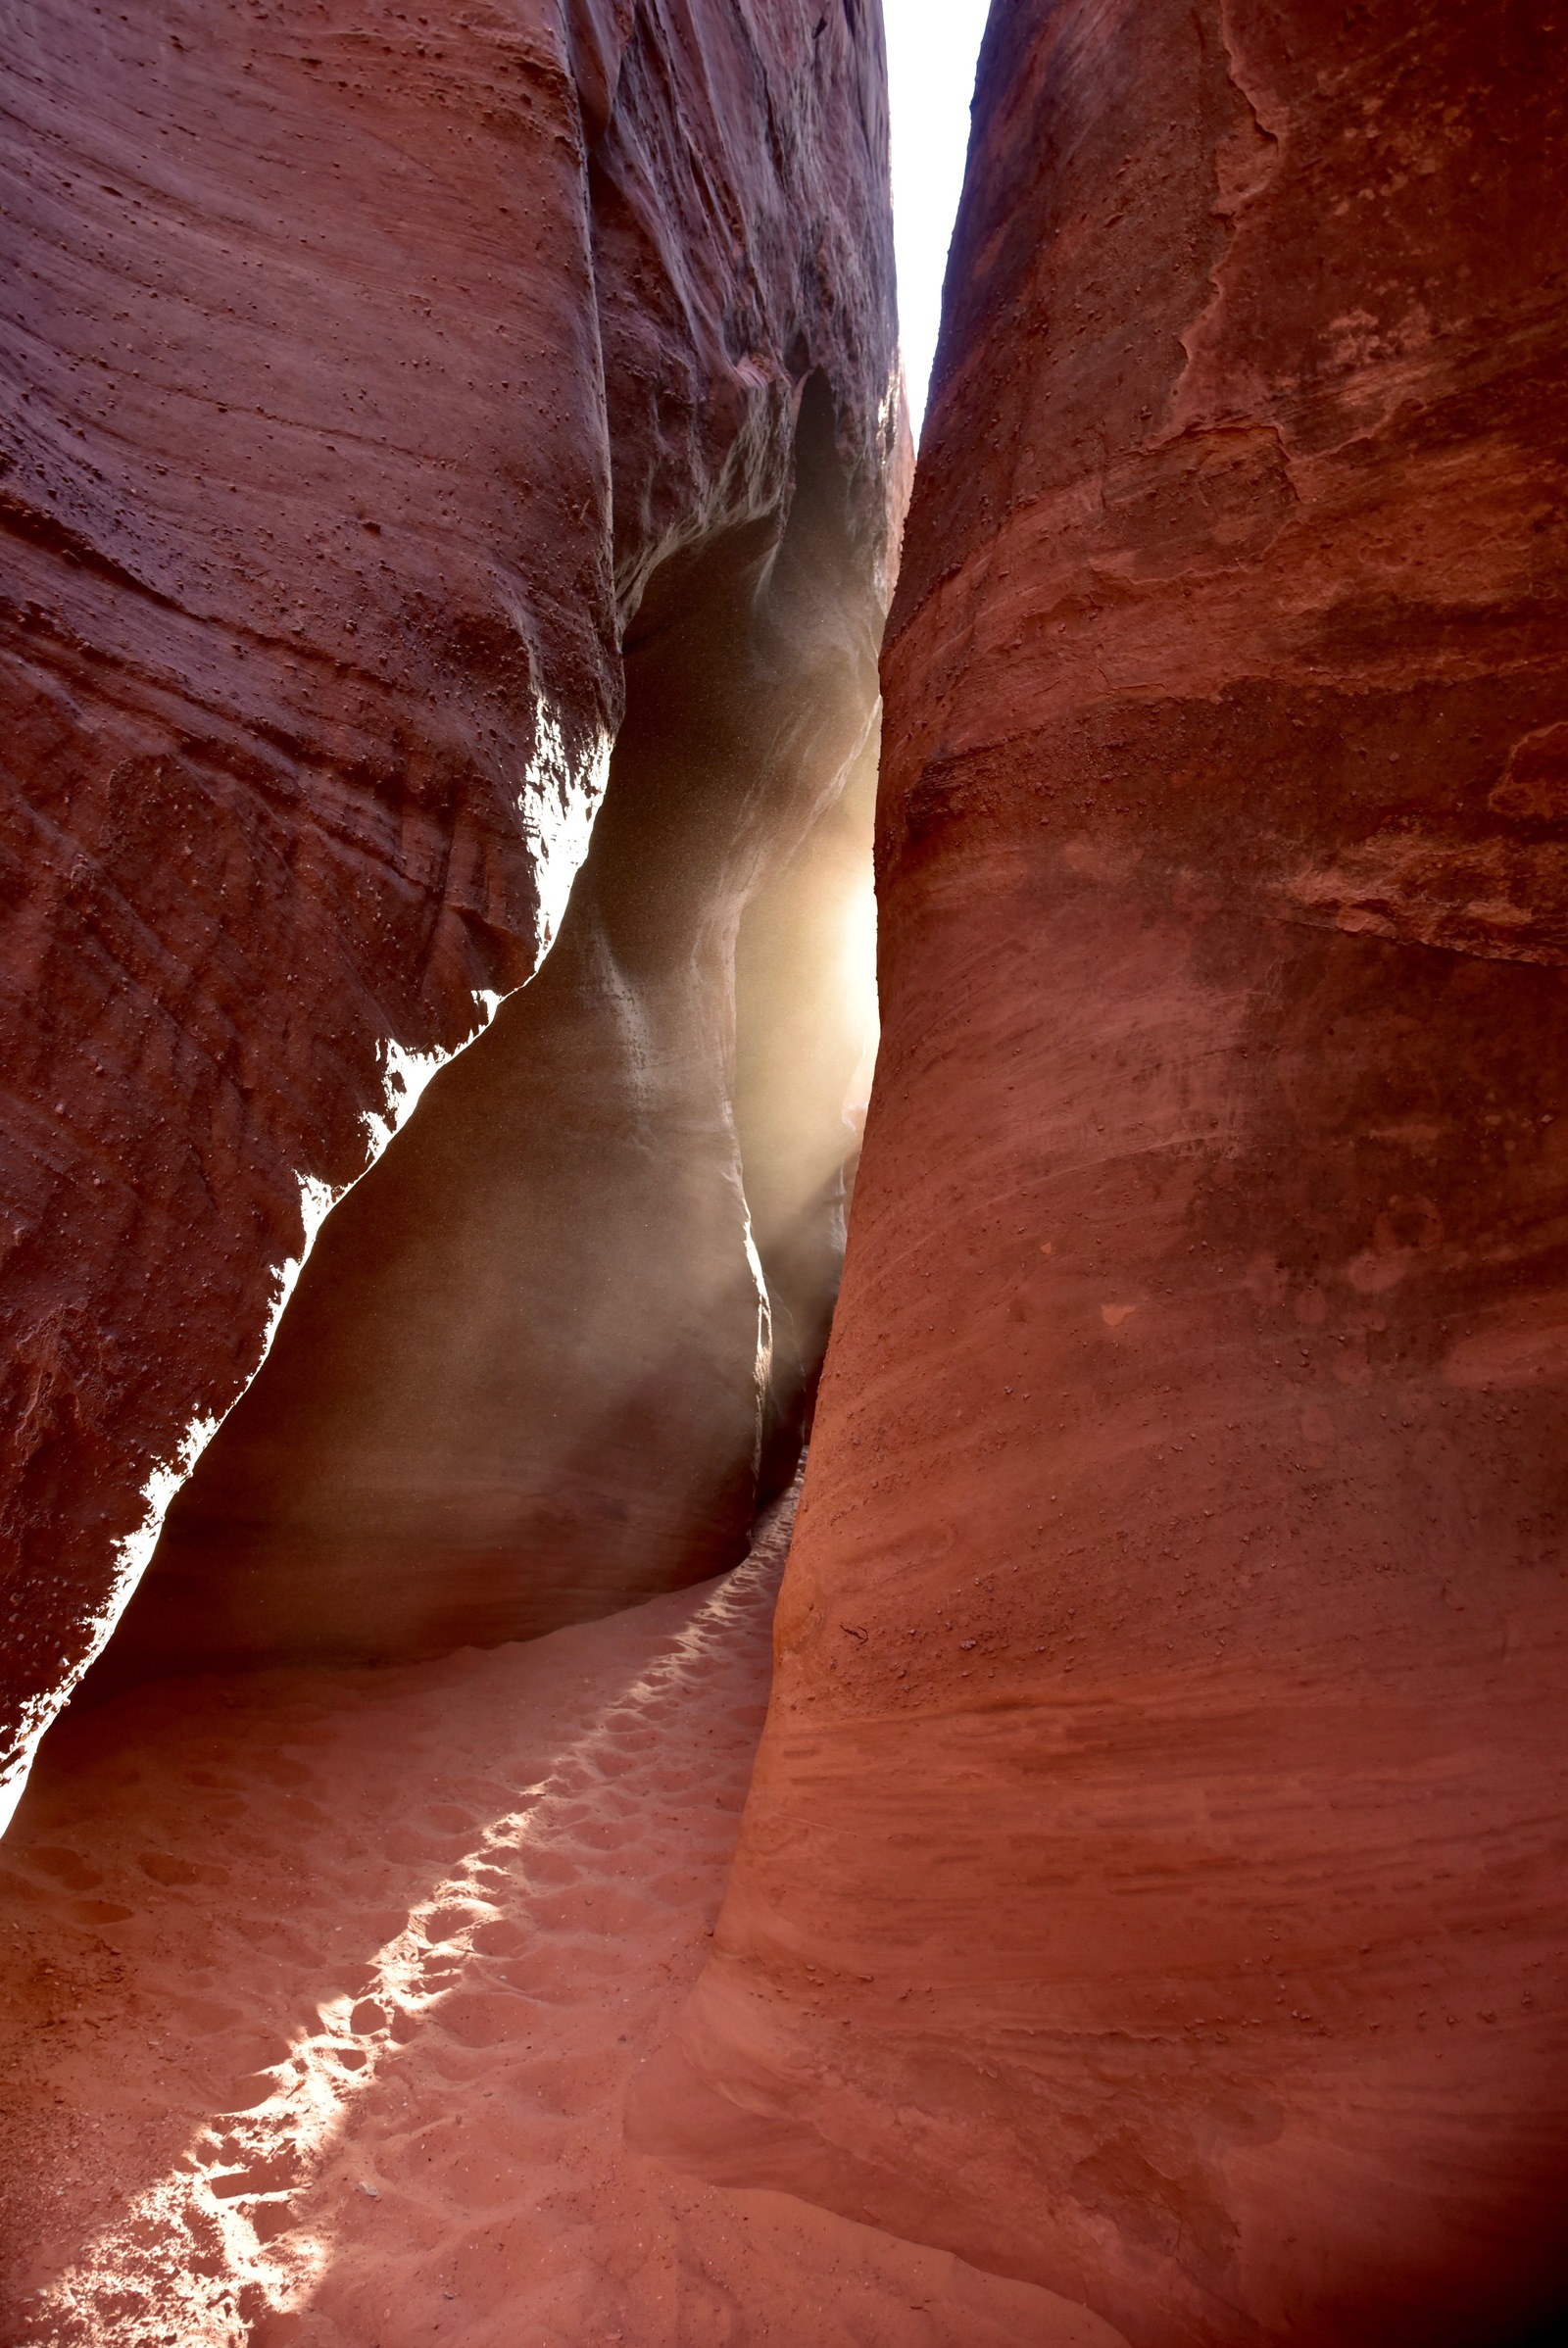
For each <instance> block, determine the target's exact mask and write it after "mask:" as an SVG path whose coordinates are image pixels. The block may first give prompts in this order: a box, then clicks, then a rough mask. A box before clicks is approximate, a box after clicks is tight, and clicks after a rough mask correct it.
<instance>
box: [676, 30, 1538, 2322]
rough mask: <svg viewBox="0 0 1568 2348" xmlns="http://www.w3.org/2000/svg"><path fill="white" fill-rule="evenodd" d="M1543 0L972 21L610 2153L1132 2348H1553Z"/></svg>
mask: <svg viewBox="0 0 1568 2348" xmlns="http://www.w3.org/2000/svg"><path fill="white" fill-rule="evenodd" d="M1549 34H1550V27H1549V26H1548V24H1546V21H1545V12H1544V11H1539V10H1535V9H1532V8H1529V7H1517V6H1502V5H1496V6H1492V5H1488V6H1483V7H1481V8H1477V9H1470V10H1459V11H1455V10H1452V9H1448V8H1443V7H1439V6H1437V5H1434V4H1431V0H1378V4H1377V5H1375V6H1371V7H1366V8H1353V9H1344V10H1340V9H1335V10H1327V9H1324V8H1322V7H1319V6H1316V5H1313V4H1311V0H1274V4H1272V5H1269V6H1263V5H1261V0H1199V5H1198V6H1197V7H1196V8H1193V7H1187V6H1185V5H1184V6H1178V5H1176V0H1139V4H1138V5H1137V6H1134V5H1132V4H1131V0H1018V4H1017V5H1012V6H1005V7H1000V8H998V9H997V10H996V11H994V14H993V21H992V25H991V29H990V32H989V35H988V39H987V44H986V47H985V51H984V54H983V58H982V64H981V73H980V82H979V90H978V96H977V105H976V118H975V136H974V144H973V148H972V151H971V156H970V163H969V171H968V177H967V182H966V188H965V195H964V201H963V207H962V211H961V214H960V219H959V225H958V230H957V234H956V245H955V251H954V255H953V258H952V261H951V264H950V269H949V279H948V293H947V309H946V316H945V324H944V339H943V343H942V348H941V351H940V353H939V358H938V367H937V386H936V396H935V400H934V406H933V411H932V415H931V418H930V421H929V422H928V425H927V428H926V433H925V438H924V443H923V447H922V452H921V459H920V466H919V472H918V477H917V483H916V490H915V497H914V502H913V506H912V508H911V514H910V522H909V531H908V536H907V544H906V554H905V561H904V568H903V571H902V574H901V580H900V587H899V595H898V600H897V603H896V605H895V610H894V614H893V619H892V622H891V626H890V638H889V646H888V649H887V651H886V654H885V657H884V690H885V695H886V719H885V723H886V747H885V752H884V771H883V780H882V786H881V800H880V807H879V817H878V871H879V880H878V886H879V900H880V922H881V933H880V934H881V947H880V954H881V961H880V971H881V983H882V997H883V1000H882V1018H883V1044H882V1052H881V1057H880V1059H879V1062H878V1069H877V1076H876V1085H875V1090H874V1094H873V1098H872V1103H871V1110H870V1117H869V1122H868V1127H867V1133H866V1142H865V1150H864V1155H863V1158H862V1160H861V1165H860V1171H859V1175H858V1186H857V1191H856V1203H855V1213H854V1221H853V1227H852V1232H851V1238H850V1247H849V1257H848V1264H847V1269H846V1279H845V1287H844V1293H843V1297H842V1301H841V1305H840V1311H839V1318H838V1321H837V1323H836V1326H835V1333H834V1337H833V1341H832V1346H831V1348H830V1352H829V1357H828V1366H827V1371H826V1374H825V1377H824V1380H823V1385H822V1392H821V1398H820V1402H819V1406H818V1411H817V1417H816V1424H815V1433H814V1436H813V1443H812V1450H811V1456H810V1462H809V1469H808V1474H807V1480H806V1489H805V1500H804V1506H803V1513H802V1518H801V1522H800V1528H799V1531H798V1533H797V1537H796V1541H795V1545H794V1550H793V1553H792V1557H791V1562H790V1566H789V1570H788V1574H787V1577H786V1582H785V1587H784V1592H783V1597H782V1601H781V1608H780V1614H779V1620H778V1627H777V1679H776V1684H775V1690H774V1695H773V1700H772V1706H771V1710H770V1714H769V1719H768V1725H767V1729H766V1732H765V1735H764V1738H763V1743H762V1747H761V1751H760V1759H759V1764H758V1771H757V1775H756V1779H755V1781H754V1785H753V1790H752V1794H751V1798H750V1803H749V1807H748V1812H747V1816H746V1821H745V1827H744V1831H743V1835H742V1840H741V1845H740V1849H739V1854H738V1857H737V1862H736V1868H735V1873H734V1876H733V1878H732V1882H731V1885H730V1889H729V1893H728V1897H727V1902H726V1906H725V1909H724V1912H723V1916H722V1919H721V1921H720V1925H719V1928H718V1932H717V1935H716V1938H715V1943H714V1952H713V1956H712V1958H711V1963H710V1966H709V1969H708V1972H707V1974H706V1975H705V1977H704V1980H703V1981H702V1983H701V1984H700V1986H699V1989H698V1991H697V1993H696V1996H695V1999H694V2002H693V2005H692V2006H691V2008H690V2009H689V2010H688V2013H687V2016H686V2019H685V2022H684V2025H683V2030H682V2036H681V2040H680V2043H679V2045H678V2046H677V2047H676V2048H674V2049H673V2050H671V2052H670V2053H668V2054H667V2055H666V2056H665V2057H663V2058H661V2059H660V2060H659V2061H658V2062H656V2064H655V2065H654V2066H653V2068H652V2069H651V2070H650V2071H649V2072H648V2073H647V2074H646V2075H645V2077H644V2079H643V2083H642V2086H641V2088H640V2091H639V2094H638V2096H637V2098H636V2100H635V2102H634V2105H633V2109H632V2123H631V2124H632V2128H633V2131H634V2135H635V2136H636V2138H637V2140H638V2141H640V2142H644V2143H647V2144H651V2145H654V2146H656V2147H658V2148H659V2149H661V2150H662V2151H663V2153H664V2154H665V2156H666V2157H668V2158H672V2159H675V2160H677V2161H680V2162H683V2163H684V2164H686V2165H687V2166H689V2167H691V2168H694V2169H696V2170H698V2171H700V2172H701V2173H703V2174H706V2175H709V2176H711V2177H721V2178H726V2179H728V2180H730V2181H732V2182H745V2183H753V2184H768V2185H774V2186H786V2187H788V2188H789V2189H791V2190H793V2191H796V2192H798V2193H801V2194H804V2195H807V2196H809V2197H815V2198H817V2199H819V2200H822V2201H824V2202H826V2203H828V2204H830V2205H832V2206H834V2207H836V2208H838V2209H840V2210H844V2211H847V2212H851V2213H853V2214H855V2215H857V2216H860V2217H868V2218H870V2219H871V2220H873V2221H874V2222H875V2223H877V2224H879V2225H882V2226H887V2227H889V2228H892V2229H894V2230H896V2231H899V2232H904V2233H907V2234H910V2235H913V2236H915V2237H917V2238H920V2239H924V2240H927V2241H931V2242H937V2243H942V2244H946V2245H948V2246H949V2247H951V2248H953V2249H955V2250H958V2251H961V2252H962V2254H963V2255H964V2256H965V2257H967V2258H969V2259H971V2260H975V2261H978V2262H980V2263H983V2264H986V2265H988V2266H991V2267H994V2268H996V2269H998V2270H1000V2271H1002V2272H1005V2273H1007V2274H1011V2275H1021V2276H1028V2277H1030V2278H1032V2279H1034V2280H1036V2281H1038V2282H1041V2283H1044V2284H1046V2285H1048V2286H1049V2287H1050V2288H1051V2289H1053V2290H1054V2291H1057V2292H1060V2293H1064V2294H1066V2295H1068V2296H1070V2297H1073V2298H1076V2299H1079V2300H1081V2301H1083V2302H1086V2303H1087V2304H1088V2305H1089V2306H1091V2307H1092V2308H1094V2309H1096V2310H1097V2311H1098V2312H1099V2313H1100V2314H1101V2315H1102V2316H1103V2317H1105V2318H1107V2319H1108V2320H1109V2321H1110V2322H1112V2323H1113V2324H1116V2325H1117V2326H1119V2327H1120V2328H1121V2330H1122V2331H1123V2332H1124V2333H1125V2334H1126V2336H1127V2338H1128V2339H1129V2340H1131V2341H1132V2342H1134V2343H1135V2344H1136V2348H1199V2344H1200V2343H1201V2344H1203V2348H1212V2344H1213V2343H1216V2342H1236V2343H1243V2342H1246V2343H1252V2342H1264V2341H1279V2340H1284V2339H1287V2338H1288V2339H1290V2340H1292V2341H1298V2342H1301V2343H1308V2342H1318V2341H1328V2340H1331V2339H1332V2340H1341V2339H1347V2340H1356V2341H1377V2342H1378V2343H1380V2348H1389V2344H1392V2343H1402V2342H1410V2343H1416V2342H1420V2343H1422V2344H1423V2348H1436V2344H1438V2343H1450V2342H1451V2343H1454V2344H1455V2348H1458V2344H1459V2343H1463V2344H1464V2348H1489V2344H1491V2343H1496V2342H1499V2341H1503V2340H1509V2339H1513V2338H1515V2337H1516V2336H1518V2335H1519V2334H1521V2333H1522V2332H1523V2331H1524V2330H1526V2329H1527V2328H1528V2327H1529V2326H1531V2325H1534V2324H1543V2323H1545V2322H1547V2321H1548V2320H1549V2319H1550V2318H1551V2317H1553V2316H1554V2315H1558V2314H1560V2312H1561V2310H1562V2308H1563V2306H1564V2305H1565V2303H1568V2252H1565V2250H1564V2236H1563V2229H1562V2226H1561V2222H1560V2212H1559V2208H1558V2203H1559V2200H1560V2191H1561V2179H1562V2176H1563V2174H1564V2164H1565V2159H1568V2124H1565V2121H1564V2112H1565V2109H1568V2030H1565V2023H1568V2011H1565V1996H1564V1991H1565V1982H1564V1969H1563V1950H1564V1946H1565V1945H1568V1943H1565V1932H1564V1928H1565V1926H1568V1879H1565V1874H1564V1868H1563V1850H1562V1835H1561V1821H1562V1817H1563V1812H1564V1794H1565V1790H1568V1788H1565V1785H1564V1779H1565V1774H1568V1771H1565V1762H1568V1753H1565V1747H1564V1740H1563V1737H1562V1701H1563V1659H1564V1633H1565V1631H1568V1552H1565V1546H1564V1531H1565V1509H1568V1490H1565V1487H1564V1462H1565V1457H1568V1453H1565V1447H1564V1402H1565V1399H1568V1131H1565V1128H1568V1103H1565V1100H1564V1092H1563V1087H1564V1076H1563V1071H1564V1067H1565V1065H1568V997H1565V983H1564V975H1563V966H1564V961H1565V959H1568V866H1565V862H1564V850H1563V832H1562V825H1563V819H1564V816H1565V815H1568V659H1565V650H1564V647H1565V642H1568V638H1565V634H1564V626H1563V621H1564V600H1565V587H1568V559H1565V558H1568V543H1565V530H1568V521H1565V517H1568V469H1565V454H1568V452H1565V447H1564V438H1565V432H1564V426H1565V411H1564V404H1563V399H1562V386H1563V383H1564V381H1565V380H1568V315H1565V283H1568V279H1565V275H1564V269H1563V262H1564V254H1563V249H1562V237H1563V230H1564V224H1565V222H1568V188H1565V186H1564V184H1563V180H1562V170H1563V159H1564V154H1565V148H1564V144H1563V139H1562V131H1563V122H1562V114H1563V104H1564V81H1563V76H1562V73H1561V71H1560V55H1559V53H1558V51H1557V50H1556V49H1555V48H1554V47H1552V46H1551V43H1550V39H1549Z"/></svg>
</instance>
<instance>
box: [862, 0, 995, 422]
mask: <svg viewBox="0 0 1568 2348" xmlns="http://www.w3.org/2000/svg"><path fill="white" fill-rule="evenodd" d="M988 13H989V10H988V0H940V4H939V0H884V14H885V19H886V24H887V39H888V106H889V112H890V116H891V121H892V128H893V242H894V249H895V253H896V255H897V260H898V271H899V334H900V341H901V343H902V345H903V350H904V374H905V383H906V388H907V393H908V400H909V428H910V430H911V431H912V432H913V434H914V437H915V440H916V442H917V443H918V441H919V438H920V425H921V421H922V419H923V417H924V415H925V401H926V387H927V385H928V383H929V381H930V378H931V363H932V361H933V359H934V358H935V356H936V348H937V329H938V326H939V325H940V322H941V318H942V280H943V276H944V274H945V273H946V270H947V266H948V242H949V239H950V238H951V236H952V234H953V221H954V216H955V214H956V212H957V209H958V195H959V191H960V190H961V188H962V186H963V165H964V157H965V155H966V154H967V152H968V146H969V100H970V96H971V94H972V92H973V89H974V73H975V60H976V58H977V57H978V55H979V51H980V36H981V34H982V33H983V32H984V31H985V28H986V17H987V14H988Z"/></svg>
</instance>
